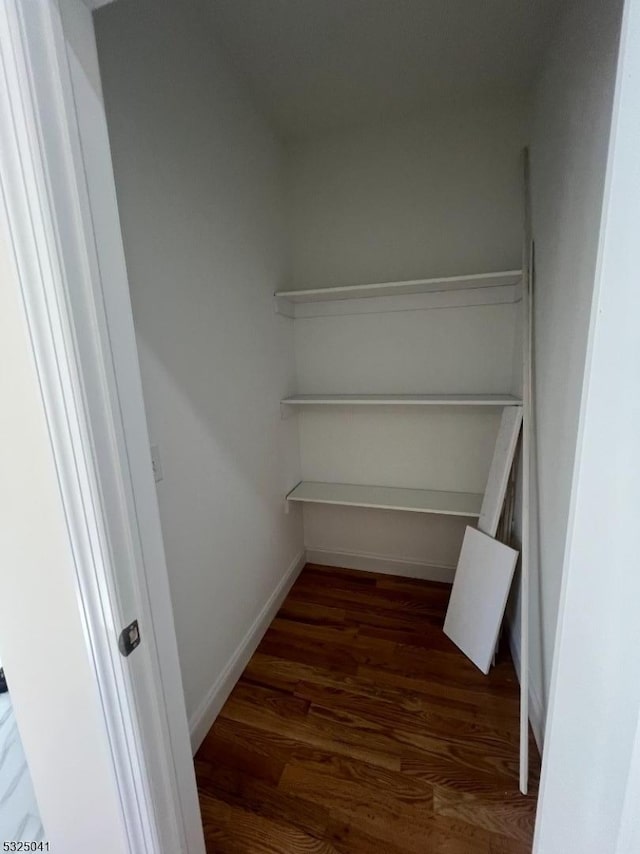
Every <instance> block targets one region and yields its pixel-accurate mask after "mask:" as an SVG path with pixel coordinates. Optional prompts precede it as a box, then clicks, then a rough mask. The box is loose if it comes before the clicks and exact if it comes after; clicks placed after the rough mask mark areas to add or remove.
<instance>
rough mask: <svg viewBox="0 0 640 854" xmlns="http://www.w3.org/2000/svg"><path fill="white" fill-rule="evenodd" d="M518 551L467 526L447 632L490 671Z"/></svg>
mask: <svg viewBox="0 0 640 854" xmlns="http://www.w3.org/2000/svg"><path fill="white" fill-rule="evenodd" d="M517 560H518V552H517V551H515V550H514V549H511V548H509V546H505V545H504V544H503V543H499V542H498V541H497V540H494V539H493V538H492V537H488V536H487V535H486V534H483V533H482V531H477V530H476V529H475V528H469V527H468V528H467V530H466V531H465V534H464V541H463V543H462V551H461V552H460V559H459V560H458V568H457V569H456V575H455V578H454V581H453V589H452V591H451V598H450V599H449V607H448V609H447V616H446V618H445V621H444V633H445V635H447V637H450V638H451V640H452V641H453V642H454V643H455V644H456V646H458V647H460V649H461V650H462V652H464V654H465V655H466V656H467V657H468V658H470V659H471V661H473V663H474V664H475V665H476V666H477V667H479V668H480V670H482V672H483V673H488V672H489V667H490V666H491V660H492V658H493V652H494V650H495V647H496V643H497V641H498V633H499V631H500V625H501V623H502V618H503V616H504V609H505V607H506V604H507V597H508V595H509V589H510V587H511V581H512V579H513V573H514V570H515V568H516V561H517Z"/></svg>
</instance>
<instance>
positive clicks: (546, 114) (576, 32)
mask: <svg viewBox="0 0 640 854" xmlns="http://www.w3.org/2000/svg"><path fill="white" fill-rule="evenodd" d="M620 7H621V3H620V2H619V0H614V2H607V3H602V2H600V1H599V0H589V2H586V3H582V4H572V7H571V11H570V12H569V13H568V14H567V15H565V17H564V19H563V21H562V23H561V25H560V26H559V27H558V29H557V31H556V33H555V35H554V39H553V42H552V45H551V47H550V50H549V52H548V55H547V57H546V60H545V62H544V64H543V67H542V71H541V75H540V77H539V79H538V81H537V84H536V88H535V92H534V101H533V119H532V122H533V129H532V142H531V178H532V206H533V237H534V241H535V267H536V274H535V292H534V301H535V310H534V326H535V332H534V337H535V343H534V347H535V356H534V359H535V373H536V377H535V418H536V425H535V428H536V437H537V475H538V478H537V479H538V492H539V495H538V513H539V532H538V534H537V536H535V529H534V532H533V533H534V544H533V545H534V556H535V557H536V560H534V562H533V566H534V568H535V566H536V563H539V577H535V578H533V579H532V588H533V589H532V611H531V625H532V636H531V665H532V674H531V676H532V695H533V696H532V700H533V704H532V710H533V714H534V716H536V717H538V718H542V719H544V716H545V714H546V708H547V699H548V692H549V680H550V674H551V662H552V656H553V649H554V641H555V630H556V620H557V615H558V601H559V594H560V582H561V577H562V562H563V556H564V550H565V542H566V531H567V520H568V513H569V502H570V493H571V480H572V474H573V469H574V458H575V450H576V438H577V431H578V416H579V411H580V400H581V396H582V387H583V375H584V367H585V354H586V346H587V334H588V328H589V317H590V311H591V302H592V295H593V287H594V275H595V265H596V254H597V248H598V233H599V227H600V215H601V208H602V197H603V188H604V177H605V166H606V156H607V145H608V140H609V124H610V117H611V108H612V99H613V86H614V76H615V67H616V56H617V41H618V27H619V18H620ZM536 542H539V556H536V555H535V547H536ZM539 724H540V725H541V726H542V725H543V720H541V721H539Z"/></svg>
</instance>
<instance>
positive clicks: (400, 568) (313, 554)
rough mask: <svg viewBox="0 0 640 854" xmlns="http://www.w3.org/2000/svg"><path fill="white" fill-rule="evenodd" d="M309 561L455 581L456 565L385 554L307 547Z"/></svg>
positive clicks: (347, 567)
mask: <svg viewBox="0 0 640 854" xmlns="http://www.w3.org/2000/svg"><path fill="white" fill-rule="evenodd" d="M307 562H308V563H319V564H324V565H325V566H342V567H344V568H345V569H360V570H363V571H365V572H380V573H383V574H384V575H399V576H401V577H404V578H421V579H423V580H424V581H445V582H447V583H449V584H451V583H452V582H453V576H454V575H455V571H456V569H455V567H454V566H436V565H434V564H429V563H420V562H419V561H414V560H405V559H402V558H401V559H398V558H389V557H385V556H384V555H376V554H366V553H362V552H334V551H330V550H329V549H318V548H307Z"/></svg>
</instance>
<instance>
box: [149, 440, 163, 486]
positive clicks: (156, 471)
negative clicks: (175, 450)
mask: <svg viewBox="0 0 640 854" xmlns="http://www.w3.org/2000/svg"><path fill="white" fill-rule="evenodd" d="M151 466H152V468H153V477H154V480H155V482H156V483H159V482H160V481H161V480H162V478H163V477H164V475H163V473H162V461H161V459H160V448H159V447H158V446H157V445H152V446H151Z"/></svg>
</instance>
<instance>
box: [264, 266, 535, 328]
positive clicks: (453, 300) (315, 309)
mask: <svg viewBox="0 0 640 854" xmlns="http://www.w3.org/2000/svg"><path fill="white" fill-rule="evenodd" d="M521 279H522V270H505V271H502V272H497V273H475V274H472V275H467V276H447V277H444V278H437V279H412V280H410V281H406V282H377V283H375V284H370V285H340V286H337V287H330V288H310V289H309V290H294V291H276V294H275V298H276V309H277V311H278V312H279V313H280V314H284V315H286V316H287V317H316V316H319V315H331V314H361V313H366V314H368V313H370V312H375V311H407V310H412V309H414V308H443V307H446V306H449V305H482V304H487V303H504V302H515V301H516V300H517V299H518V297H519V288H518V286H519V284H520V282H521ZM460 292H466V293H463V294H461V293H460ZM472 292H476V293H475V294H474V293H472ZM398 297H402V298H403V299H402V300H400V301H398V300H397V298H398Z"/></svg>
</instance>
